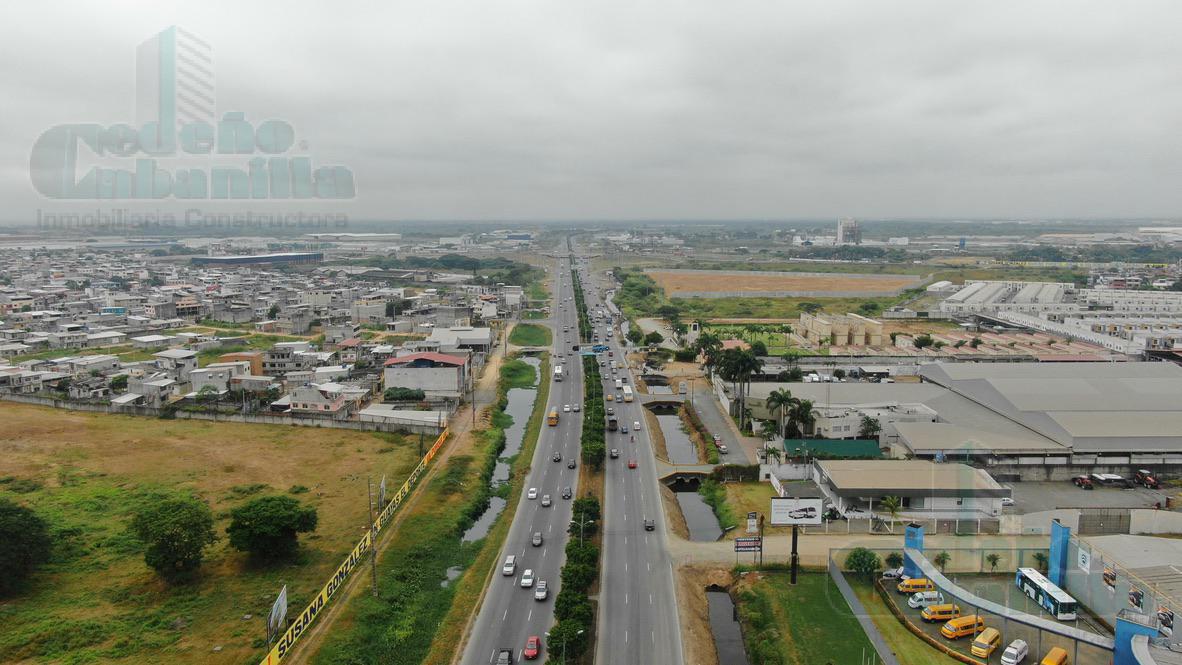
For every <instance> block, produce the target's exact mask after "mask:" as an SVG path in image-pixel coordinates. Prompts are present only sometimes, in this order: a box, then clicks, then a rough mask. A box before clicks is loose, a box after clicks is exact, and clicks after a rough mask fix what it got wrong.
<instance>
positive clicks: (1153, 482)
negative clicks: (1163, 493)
mask: <svg viewBox="0 0 1182 665" xmlns="http://www.w3.org/2000/svg"><path fill="white" fill-rule="evenodd" d="M1133 482H1135V483H1137V484H1138V485H1140V486H1142V487H1144V488H1145V489H1151V490H1155V489H1158V488H1159V487H1161V483H1160V482H1158V480H1157V478H1156V477H1154V475H1153V472H1152V471H1150V470H1149V469H1137V471H1136V473H1134V474H1133Z"/></svg>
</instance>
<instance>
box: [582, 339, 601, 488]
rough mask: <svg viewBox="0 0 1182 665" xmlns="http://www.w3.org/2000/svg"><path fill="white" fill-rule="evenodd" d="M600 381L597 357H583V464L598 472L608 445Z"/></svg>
mask: <svg viewBox="0 0 1182 665" xmlns="http://www.w3.org/2000/svg"><path fill="white" fill-rule="evenodd" d="M599 381H600V379H599V363H598V362H597V361H596V360H595V356H583V395H584V397H583V433H582V435H581V438H580V446H581V448H582V451H581V454H582V456H583V462H585V463H586V464H590V465H591V466H592V468H594V469H595V470H596V471H598V470H600V469H602V468H603V464H604V460H605V459H606V456H607V443H606V441H605V440H604V434H603V430H604V427H605V426H606V423H607V420H606V418H607V412H606V411H605V409H604V406H603V388H602V387H601V385H600V382H599Z"/></svg>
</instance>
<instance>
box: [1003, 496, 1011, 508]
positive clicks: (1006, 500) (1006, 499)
mask: <svg viewBox="0 0 1182 665" xmlns="http://www.w3.org/2000/svg"><path fill="white" fill-rule="evenodd" d="M1001 505H1003V506H1012V505H1014V499H1013V497H1008V496H1003V497H1002V498H1001Z"/></svg>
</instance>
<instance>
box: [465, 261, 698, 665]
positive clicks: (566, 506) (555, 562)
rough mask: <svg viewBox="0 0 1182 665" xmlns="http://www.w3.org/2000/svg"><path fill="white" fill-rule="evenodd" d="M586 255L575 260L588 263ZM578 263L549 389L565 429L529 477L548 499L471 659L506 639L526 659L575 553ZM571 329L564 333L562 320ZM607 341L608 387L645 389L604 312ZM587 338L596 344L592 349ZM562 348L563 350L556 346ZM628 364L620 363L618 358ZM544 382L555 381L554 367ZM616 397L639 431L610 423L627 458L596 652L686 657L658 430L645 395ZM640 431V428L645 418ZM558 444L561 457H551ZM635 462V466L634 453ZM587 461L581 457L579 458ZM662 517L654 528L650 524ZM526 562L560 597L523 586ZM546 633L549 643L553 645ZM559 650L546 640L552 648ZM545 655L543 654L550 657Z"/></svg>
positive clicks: (546, 430) (602, 657)
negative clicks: (654, 438)
mask: <svg viewBox="0 0 1182 665" xmlns="http://www.w3.org/2000/svg"><path fill="white" fill-rule="evenodd" d="M579 265H580V264H579V262H578V261H576V262H575V266H579ZM571 268H572V265H571V262H570V261H569V260H568V259H561V260H559V261H557V262H556V267H555V271H556V273H555V275H554V276H553V277H552V280H553V284H554V293H555V296H556V297H555V301H554V309H553V312H554V317H553V318H552V320H551V323H552V325H553V328H554V347H555V352H556V355H555V357H554V361H555V363H560V364H562V365H563V368H564V369H563V373H564V375H565V376H564V380H563V381H561V382H556V383H553V384H552V385H551V388H550V400H549V404H548V405H547V411H549V408H550V407H556V408H557V409H558V411H559V424H558V426H556V427H549V426H546V427H543V428H542V432H541V435H540V438H539V441H538V446H537V449H536V451H535V453H534V458H533V465H532V468H531V470H530V473H529V475H528V476H527V478H526V481H525V488H526V489H527V490H528V489H529V488H537V491H538V498H536V499H530V498H528V493H526V492H523V493H522V498H521V501H520V504H519V505H518V508H517V513H516V517H515V519H514V521H513V525H512V526H511V527H510V529H509V536H508V539H507V540H506V543H505V547H504V549H503V550H502V552H501V556H500V559H499V560H498V564H497V567H498V569H497V571H496V572H495V573H494V576H493V580H492V582H491V584H490V586H489V588H488V589H487V591H486V594H485V598H484V602H483V604H482V606H481V608H480V611H479V613H478V615H477V618H476V623H475V626H474V627H473V629H472V633H471V636H470V638H469V640H468V643H467V647H466V648H465V650H464V657H463V663H464V664H465V665H483V664H485V663H494V662H496V658H497V655H498V650H500V649H511V650H512V651H513V662H518V661H520V660H522V657H523V654H522V649H523V647H524V646H525V642H526V640H527V639H528V638H529V637H530V636H535V635H536V636H543V635H544V634H545V632H546V631H548V630H549V629H550V628H551V627H552V625H553V623H554V611H553V603H554V598H555V597H556V596H557V594H558V586H559V571H560V570H561V568H562V564H563V562H564V558H565V555H564V548H565V545H566V538H567V536H566V529H567V525H568V524H569V522H570V519H571V501H570V500H565V499H563V498H562V489H563V488H564V487H570V488H572V491H573V492H574V496H578V487H577V485H576V483H577V480H578V476H577V469H568V468H567V465H566V463H567V461H568V460H570V459H572V458H573V459H576V460H579V440H580V435H581V433H582V413H581V412H574V411H573V410H572V411H571V412H565V411H564V410H563V407H564V406H565V405H568V404H569V405H572V407H573V405H575V404H578V405H580V407H581V406H582V404H583V371H582V369H583V368H582V361H581V358H580V357H579V355H578V353H577V352H575V353H572V351H571V345H573V344H578V343H579V342H580V341H582V342H586V340H579V339H578V329H579V328H578V315H577V312H576V311H575V305H574V299H573V295H574V294H573V292H572V288H573V287H572V283H571V278H570V272H571ZM580 279H581V281H582V284H583V287H584V289H585V293H584V299H585V302H586V305H587V308H588V310H589V311H594V310H595V309H596V308H598V307H600V306H601V305H603V300H602V298H601V293H602V290H601V289H600V288H599V284H598V282H597V281H596V280H597V276H595V275H593V274H591V273H590V272H589V271H586V270H582V271H581V272H580ZM564 328H567V329H569V332H566V333H564V332H563V329H564ZM594 328H595V329H596V334H597V335H598V336H599V343H602V344H606V345H608V347H609V349H610V351H611V353H610V355H609V354H608V353H601V354H599V356H598V360H599V361H601V362H602V366H601V367H600V372H601V375H602V377H603V384H602V389H603V390H604V392H605V394H606V393H608V392H610V393H611V394H612V395H613V398H615V397H616V396H617V395H622V394H623V391H622V390H617V389H616V388H615V385H614V381H615V379H616V378H621V379H622V380H623V381H624V382H626V383H627V385H629V386H632V387H635V385H636V380H635V375H634V374H633V372H632V370H631V368H629V367H628V365H627V362H626V360H625V357H624V352H625V343H624V342H623V341H622V340H621V338H620V335H619V330H618V328H616V329H615V330H614V334H613V335H612V336H611V337H607V331H608V330H609V329H611V328H612V324H611V323H609V322H607V321H605V320H602V319H601V320H600V321H598V322H594ZM584 348H585V347H584ZM557 354H562V355H557ZM617 362H618V363H619V364H620V368H619V369H617V370H616V372H615V374H613V373H612V371H611V368H612V364H613V363H617ZM542 380H547V381H553V375H551V376H549V377H543V378H542ZM605 406H609V407H611V408H612V409H613V410H614V412H615V415H616V417H617V419H618V420H619V422H620V423H621V424H624V425H627V427H628V430H629V432H628V433H627V434H623V433H620V432H607V433H606V437H607V447H608V449H611V448H616V449H618V450H619V457H618V458H615V459H611V458H609V459H607V460H606V475H605V499H604V506H603V540H602V547H603V558H602V566H601V575H600V592H599V616H598V618H597V631H596V632H597V635H598V641H597V644H596V662H597V663H599V664H601V665H636V664H639V663H644V664H650V663H651V664H653V665H681V664H682V662H683V661H682V646H681V634H680V631H679V623H678V611H677V599H676V595H675V591H674V584H673V567H672V560H671V559H670V557H669V554H668V551H667V549H666V547H665V533H666V530H665V517H664V511H663V510H662V506H661V496H660V493H659V491H658V481H657V474H656V459H655V457H654V455H653V447H652V443H651V441H650V439H649V432H648V426H647V424H646V422H645V418H644V414H643V413H642V411H641V410H642V409H643V408H644V407H643V406H642V405H641V403H640V399H639V397H637V399H636V400H635V401H633V402H630V403H629V402H622V401H619V400H618V399H613V401H612V402H607V403H606V404H605ZM636 423H639V424H640V429H639V430H636V429H635V424H636ZM555 451H558V452H559V453H560V454H561V456H562V461H561V462H554V461H553V460H552V457H553V454H554V452H555ZM632 461H635V468H630V462H632ZM579 463H581V460H579ZM546 494H549V495H550V496H551V498H552V500H553V504H552V506H551V507H549V508H547V507H543V506H542V505H541V499H542V496H543V495H546ZM646 520H651V521H652V523H653V529H652V530H651V531H650V530H647V529H646V528H645V521H646ZM539 532H540V533H541V534H542V536H543V544H542V545H541V546H540V547H534V546H533V545H532V544H531V537H532V535H533V534H534V533H539ZM510 554H512V555H516V556H517V567H516V571H515V573H514V574H513V575H502V574H501V570H500V568H501V564H503V563H504V561H505V558H506V557H507V556H508V555H510ZM526 569H530V570H532V571H533V573H534V576H535V577H536V578H537V579H538V580H546V582H547V583H548V585H549V587H550V595H549V598H548V599H547V600H545V601H535V600H534V593H533V589H530V588H522V587H521V577H522V575H523V573H524V571H525V570H526ZM544 642H545V641H544V640H543V644H544ZM550 648H555V649H557V648H559V646H558V645H549V644H544V648H543V651H544V652H545V651H546V650H548V649H550ZM545 658H546V654H545V653H543V654H541V655H540V656H539V660H542V659H545Z"/></svg>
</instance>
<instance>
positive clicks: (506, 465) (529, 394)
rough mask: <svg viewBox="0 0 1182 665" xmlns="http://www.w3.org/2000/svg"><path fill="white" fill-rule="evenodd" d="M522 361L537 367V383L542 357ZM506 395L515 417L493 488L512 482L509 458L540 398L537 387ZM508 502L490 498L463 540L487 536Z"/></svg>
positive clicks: (495, 469)
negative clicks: (510, 480)
mask: <svg viewBox="0 0 1182 665" xmlns="http://www.w3.org/2000/svg"><path fill="white" fill-rule="evenodd" d="M521 360H522V361H523V362H524V363H525V364H527V365H529V366H530V367H532V368H533V369H534V383H535V384H536V383H537V381H538V368H539V367H541V365H542V361H541V359H539V358H534V357H532V356H527V357H524V358H522V359H521ZM505 397H506V399H507V402H508V403H507V404H506V405H505V413H507V414H508V415H509V416H511V417H512V418H513V424H512V425H510V426H509V427H508V428H507V429H506V430H505V450H504V452H502V453H501V455H500V457H498V458H497V464H496V466H495V467H493V473H492V479H490V480H489V486H490V487H492V488H493V489H496V488H497V487H499V486H501V485H503V484H504V483H507V482H509V471H510V458H511V457H513V456H514V455H516V454H517V453H519V452H521V446H522V444H523V443H524V442H525V428H526V425H528V424H529V416H530V413H532V412H533V409H534V402H535V401H536V400H537V398H538V389H537V388H536V387H534V388H511V389H509V392H508V393H506V394H505ZM506 504H507V502H506V501H505V500H504V499H502V498H501V497H499V496H494V497H491V498H490V499H489V501H488V508H487V509H485V511H484V513H483V514H481V515H480V517H479V518H478V519H477V520H476V521H475V522H474V523H473V524H472V526H471V527H469V528H468V530H467V531H465V532H464V535H463V537H462V538H461V540H463V542H465V543H469V542H472V541H475V540H480V539H481V538H483V537H485V536H487V535H488V530H489V529H491V528H492V525H493V522H495V521H496V519H497V517H498V516H499V515H500V514H501V511H502V510H504V509H505V505H506Z"/></svg>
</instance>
